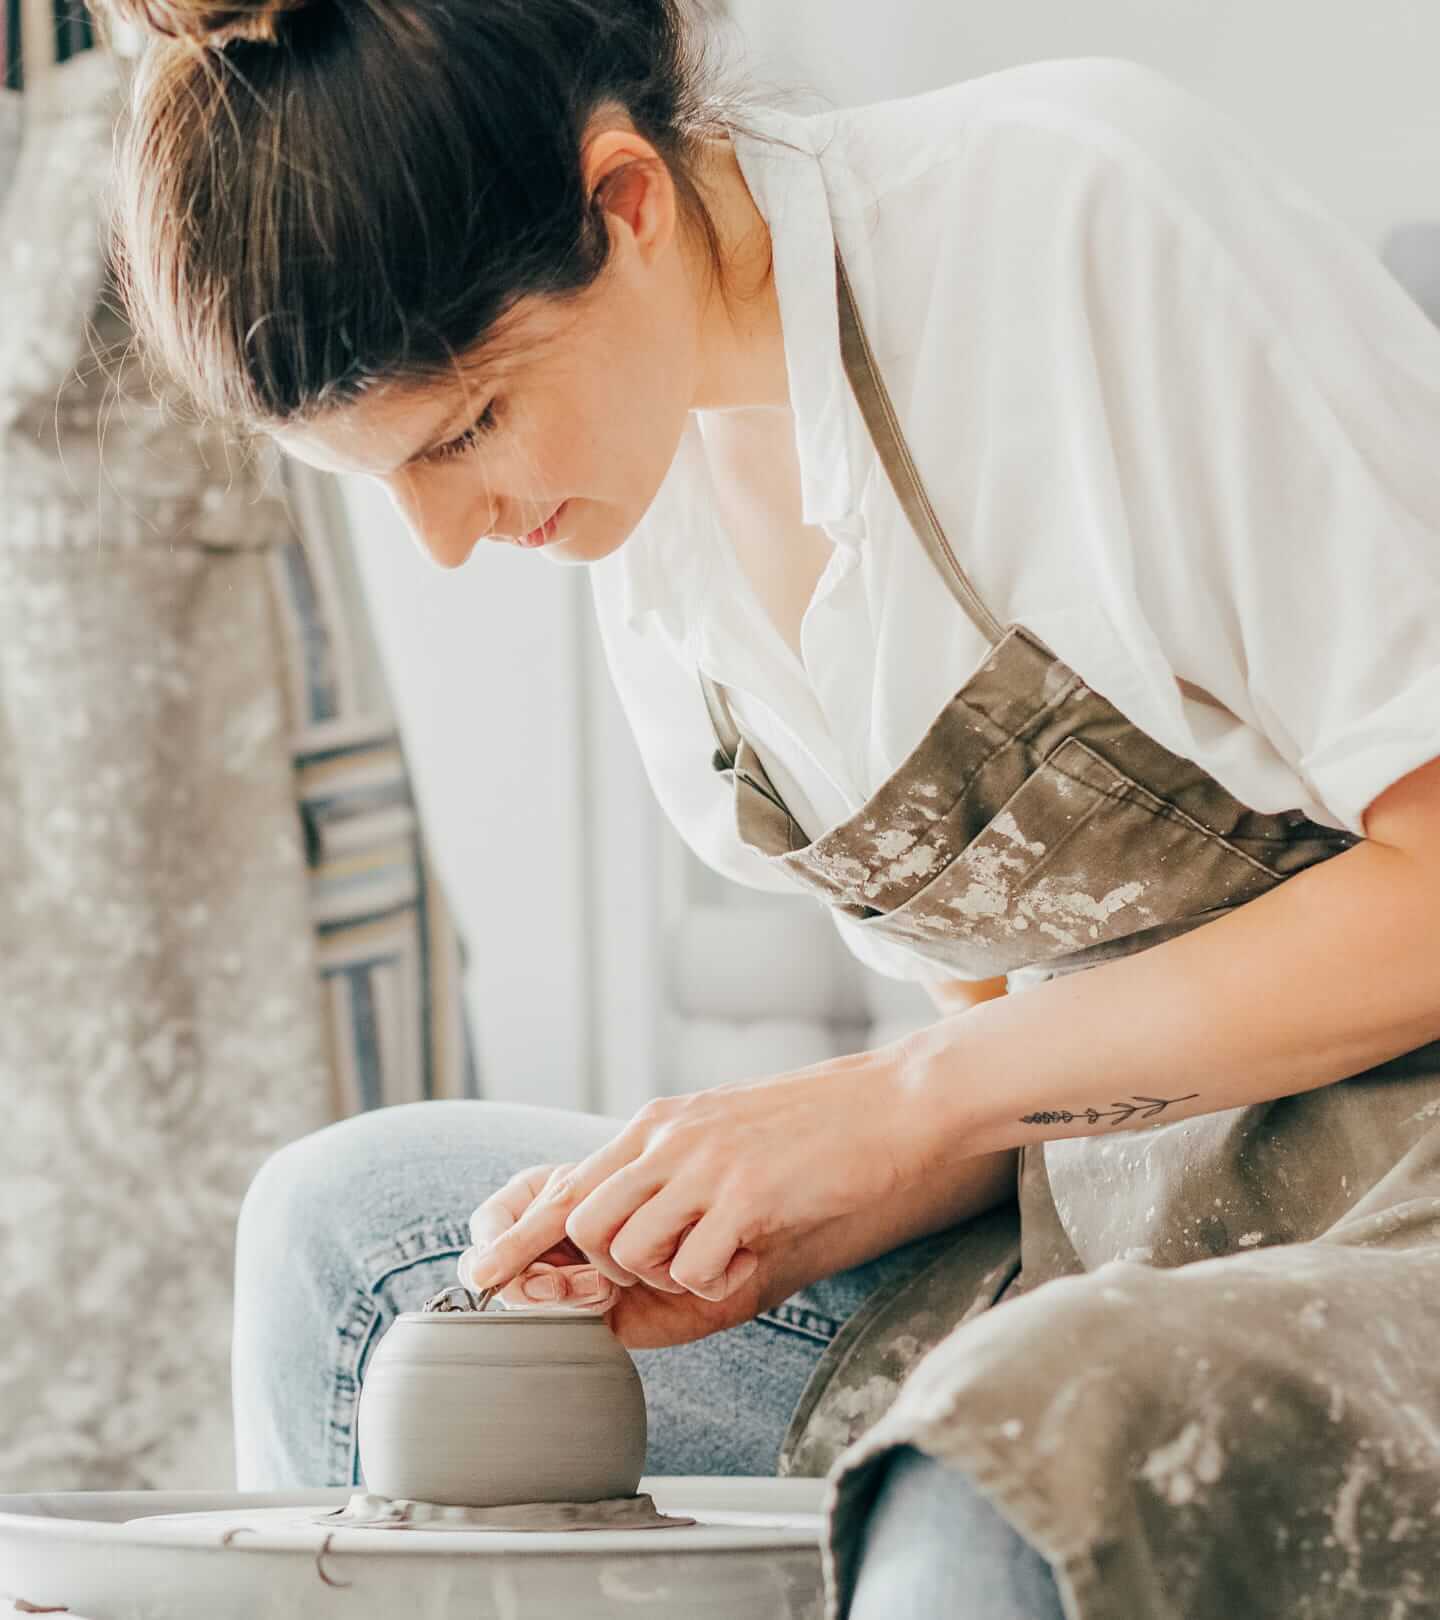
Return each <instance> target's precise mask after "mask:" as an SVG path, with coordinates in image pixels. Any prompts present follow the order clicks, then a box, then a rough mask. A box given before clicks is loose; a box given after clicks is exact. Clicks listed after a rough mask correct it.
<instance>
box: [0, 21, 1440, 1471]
mask: <svg viewBox="0 0 1440 1620" xmlns="http://www.w3.org/2000/svg"><path fill="white" fill-rule="evenodd" d="M0 15H3V18H4V28H5V33H4V58H5V61H4V68H5V77H4V83H5V89H4V91H3V93H0V209H3V220H0V223H3V229H0V307H3V320H0V1099H3V1107H4V1110H5V1117H6V1121H7V1132H6V1133H4V1134H5V1137H6V1141H5V1143H4V1145H3V1146H0V1244H3V1246H0V1261H3V1270H0V1490H19V1489H27V1490H30V1489H35V1490H38V1489H82V1488H89V1489H100V1488H113V1489H122V1488H143V1487H148V1486H165V1487H168V1488H182V1487H188V1486H201V1485H207V1486H219V1487H223V1486H226V1485H228V1484H229V1483H230V1478H231V1475H230V1467H231V1452H230V1438H229V1409H228V1382H227V1358H228V1334H229V1315H228V1311H229V1296H228V1275H229V1272H228V1267H229V1261H230V1253H231V1249H230V1245H231V1239H232V1234H233V1220H234V1214H235V1210H236V1209H237V1208H238V1202H239V1199H240V1197H241V1196H242V1195H243V1191H244V1187H245V1185H246V1184H247V1183H248V1180H249V1177H250V1175H252V1174H253V1171H254V1169H255V1168H256V1167H257V1166H258V1164H259V1163H260V1162H261V1160H262V1159H263V1158H264V1156H265V1155H266V1154H267V1153H268V1152H269V1151H272V1150H273V1148H275V1147H277V1146H279V1145H280V1144H281V1143H282V1142H284V1141H286V1140H288V1139H290V1138H291V1137H293V1136H295V1135H298V1134H300V1133H302V1132H304V1131H308V1130H312V1129H314V1128H316V1127H317V1126H319V1125H322V1124H324V1123H325V1122H327V1121H328V1120H330V1119H334V1118H337V1117H341V1116H343V1115H344V1114H346V1113H350V1112H354V1111H356V1110H358V1109H362V1108H370V1107H381V1106H387V1105H389V1104H392V1103H395V1102H401V1101H409V1100H414V1099H417V1098H423V1097H434V1096H467V1095H468V1096H482V1095H483V1096H485V1097H487V1098H497V1099H511V1100H523V1101H528V1102H535V1103H542V1104H548V1105H554V1106H561V1107H572V1108H585V1109H591V1110H595V1111H600V1112H606V1113H611V1114H616V1115H625V1114H628V1113H629V1112H631V1111H632V1110H633V1109H634V1108H635V1107H637V1106H638V1105H639V1104H640V1103H641V1102H643V1101H644V1100H645V1099H646V1098H647V1097H650V1096H653V1095H655V1094H658V1093H665V1092H674V1091H682V1090H689V1089H695V1088H698V1087H701V1086H706V1085H712V1084H716V1083H719V1082H722V1081H726V1080H731V1079H740V1078H745V1077H747V1076H757V1075H761V1074H768V1073H775V1072H778V1071H781V1070H784V1069H788V1068H793V1067H797V1066H800V1065H804V1064H808V1063H812V1062H815V1061H817V1060H820V1059H822V1058H826V1057H829V1056H835V1055H839V1054H841V1053H843V1052H846V1051H852V1050H856V1049H859V1048H861V1047H866V1046H872V1045H877V1044H881V1043H883V1042H884V1041H887V1040H889V1039H892V1038H893V1037H894V1036H896V1035H898V1034H900V1033H902V1032H903V1031H905V1030H907V1029H910V1028H913V1027H915V1026H916V1025H918V1024H920V1023H923V1022H926V1021H928V1020H929V1019H930V1018H931V1017H933V1016H934V1014H933V1010H932V1009H931V1006H930V1003H929V1001H928V999H927V998H926V996H925V995H924V993H923V991H922V990H921V989H920V988H919V986H918V985H915V984H912V983H902V982H897V981H891V980H887V979H882V978H880V977H879V976H877V975H876V974H874V973H872V972H870V971H869V970H867V969H866V968H864V967H862V966H861V965H860V964H859V963H857V962H856V961H855V960H854V959H853V958H852V957H851V956H850V955H849V954H848V953H847V952H846V951H845V950H844V948H843V947H842V946H841V944H840V942H839V939H838V937H837V936H836V934H835V932H834V929H833V927H832V925H831V923H830V921H829V920H828V918H827V916H826V915H825V914H824V913H823V911H822V910H821V909H820V908H819V907H818V906H817V905H816V904H815V903H814V902H813V901H811V900H810V899H808V898H803V897H799V896H797V897H796V898H795V899H793V900H791V899H788V898H784V897H776V896H772V895H761V894H757V893H754V892H752V891H748V890H743V889H740V888H738V887H735V886H733V885H730V884H728V883H727V882H726V881H725V880H723V879H721V878H719V877H717V876H716V875H715V874H713V873H711V872H709V871H708V870H707V869H706V868H704V867H703V866H701V865H700V863H699V862H698V861H696V860H695V859H694V858H693V857H692V856H691V855H690V853H689V852H688V851H687V850H686V848H685V847H684V846H683V845H682V844H681V843H680V841H679V840H678V838H677V837H676V835H675V834H674V833H673V832H672V831H671V829H670V828H669V826H668V824H666V823H664V822H663V820H662V818H661V817H660V815H659V813H658V811H657V809H656V807H655V805H654V803H653V801H652V799H651V796H650V792H649V789H648V786H647V784H646V781H645V778H644V774H643V771H642V769H641V767H640V763H639V760H638V756H637V755H636V752H635V749H634V746H633V744H632V742H631V739H630V736H629V733H628V730H627V727H626V723H625V720H624V717H623V715H622V714H621V712H620V710H619V708H618V705H617V703H616V701H615V699H614V696H613V694H612V692H611V690H610V686H609V681H608V677H607V674H606V671H605V667H604V662H603V658H602V655H601V652H600V648H599V643H598V636H597V634H596V631H595V627H594V624H593V621H592V617H591V608H590V599H589V590H588V585H587V582H586V578H585V575H584V572H583V570H579V569H567V568H561V567H556V566H551V565H549V564H547V563H546V561H545V560H544V559H543V557H540V556H527V555H526V554H525V553H523V552H520V551H516V550H514V549H513V548H508V547H481V548H479V549H478V550H477V551H476V553H475V554H474V556H473V557H472V559H471V561H470V562H469V564H468V565H467V566H466V567H465V568H464V569H463V570H461V571H459V572H458V573H445V572H443V571H441V570H439V569H437V568H435V567H434V566H432V565H431V564H429V563H428V562H427V561H426V560H425V559H424V558H423V557H422V556H421V555H420V554H419V553H418V551H417V550H416V549H415V548H414V547H413V546H412V545H411V543H410V542H409V540H408V539H407V537H406V536H405V535H404V533H403V532H402V531H401V530H400V528H399V526H398V523H397V521H396V519H395V517H394V514H393V513H392V511H391V509H390V508H389V506H388V503H387V502H386V501H385V499H384V497H383V496H382V495H381V494H380V493H379V492H378V491H377V490H375V489H373V488H371V487H369V486H367V485H364V484H359V483H356V484H353V485H346V484H336V483H332V482H327V481H324V480H320V479H318V478H313V477H306V476H302V475H300V474H298V473H297V472H295V470H294V469H284V468H280V467H278V466H277V465H272V464H267V463H266V461H265V459H264V457H263V456H261V457H258V458H255V459H253V460H252V459H243V460H237V459H236V458H235V457H234V455H233V454H232V452H231V451H230V449H229V448H228V447H227V446H226V445H224V444H223V442H221V441H219V440H218V439H217V438H215V437H214V436H213V435H207V434H206V433H204V432H201V431H199V430H192V429H188V428H186V427H184V425H183V423H182V422H181V420H180V418H179V417H178V416H177V414H176V413H175V412H174V411H173V410H169V409H164V408H161V407H159V406H154V407H152V404H151V402H150V400H149V399H148V397H147V395H146V392H145V386H146V385H145V382H144V379H143V377H142V376H141V375H140V374H139V373H138V372H137V371H136V369H135V367H134V365H133V363H132V362H126V361H124V360H123V356H124V354H125V347H124V345H125V336H126V335H125V332H124V330H123V326H122V325H121V324H120V323H119V322H118V319H117V317H115V316H114V314H113V312H112V311H110V310H109V308H108V304H107V296H106V295H107V286H106V272H105V266H104V264H103V263H102V262H101V259H100V256H99V254H98V248H97V245H96V231H95V228H94V221H95V218H96V217H97V215H96V208H97V191H96V182H95V176H96V175H97V174H98V173H100V172H101V171H102V170H103V162H102V161H101V160H102V159H103V153H104V150H105V146H106V142H107V140H108V133H109V128H110V123H111V120H112V118H113V104H112V102H111V100H110V99H109V97H110V94H111V89H112V86H111V84H110V82H109V79H108V76H107V71H106V69H105V67H104V65H103V63H101V62H100V61H99V60H98V58H99V57H100V55H101V54H102V53H99V52H96V51H94V50H92V49H91V48H90V47H91V46H92V44H93V39H92V36H91V33H90V30H89V29H88V27H87V25H86V22H85V18H84V14H83V12H81V11H77V10H76V9H75V8H74V6H73V5H67V6H65V7H64V8H62V9H61V10H60V11H59V12H57V11H56V8H55V6H54V4H53V0H0ZM705 16H706V18H707V26H709V27H711V28H712V29H713V30H714V31H715V37H716V48H717V51H718V53H719V56H720V59H721V60H722V61H724V62H725V63H726V64H727V66H728V69H729V71H730V72H731V73H732V74H740V75H743V76H748V77H751V78H753V79H754V80H755V81H756V82H757V84H758V87H759V88H760V89H761V90H762V91H766V92H773V93H774V94H775V95H777V96H781V97H783V98H784V103H785V105H786V106H788V107H790V108H791V109H792V110H796V111H805V110H809V109H818V108H821V107H824V106H826V105H843V104H850V103H856V102H864V101H875V100H883V99H888V98H892V97H897V96H902V95H906V94H910V93H913V92H918V91H922V90H926V89H929V88H932V87H934V86H937V85H940V84H943V83H948V82H951V81H953V80H956V79H961V78H970V77H975V76H978V75H982V74H986V73H990V72H994V71H997V70H999V69H1002V68H1005V67H1009V66H1012V65H1015V64H1017V63H1021V62H1026V61H1031V60H1036V59H1041V58H1049V57H1060V56H1082V55H1117V56H1126V57H1130V58H1133V59H1136V60H1139V61H1143V62H1145V63H1147V64H1149V65H1150V66H1152V67H1155V68H1157V69H1159V70H1161V71H1162V72H1164V73H1166V74H1168V75H1170V76H1171V77H1172V78H1174V79H1175V80H1176V81H1178V82H1179V83H1181V84H1183V85H1185V86H1186V87H1188V88H1189V89H1191V90H1193V91H1195V92H1197V93H1199V94H1200V95H1202V96H1204V97H1206V98H1208V99H1210V100H1211V101H1213V102H1214V103H1216V104H1217V105H1219V106H1220V107H1222V108H1224V109H1225V110H1227V111H1228V112H1230V113H1231V114H1232V115H1233V116H1235V117H1236V118H1237V119H1239V120H1240V121H1241V122H1242V123H1243V124H1244V125H1245V126H1246V127H1247V128H1248V129H1249V130H1250V131H1251V132H1252V133H1253V135H1254V136H1256V137H1257V138H1258V139H1259V140H1260V141H1261V142H1262V143H1263V144H1264V145H1265V146H1266V148H1267V149H1268V151H1269V153H1270V154H1271V156H1272V157H1273V158H1274V159H1275V160H1276V161H1277V162H1279V163H1280V164H1281V165H1282V166H1284V167H1285V168H1287V169H1288V170H1289V171H1290V173H1291V174H1292V175H1294V176H1295V177H1296V178H1297V179H1298V180H1299V181H1300V182H1301V183H1302V184H1303V185H1304V186H1306V187H1307V188H1308V189H1309V190H1310V191H1311V193H1312V194H1313V195H1314V196H1315V198H1316V199H1317V200H1318V201H1319V202H1320V203H1321V204H1322V205H1323V206H1325V207H1327V208H1328V209H1329V210H1330V211H1332V212H1333V213H1334V214H1335V215H1336V216H1338V217H1339V218H1340V219H1341V220H1342V221H1344V222H1346V223H1348V224H1349V225H1350V226H1351V228H1352V229H1353V230H1354V231H1355V232H1356V234H1357V236H1358V237H1359V238H1360V239H1362V240H1363V242H1364V243H1365V244H1366V245H1367V246H1368V247H1369V248H1371V249H1372V250H1373V251H1374V252H1375V253H1376V255H1377V256H1378V257H1380V258H1381V259H1382V260H1383V262H1384V263H1385V264H1386V265H1387V266H1389V268H1390V269H1391V270H1392V271H1393V273H1394V274H1395V275H1396V276H1397V277H1398V278H1399V279H1400V280H1401V281H1402V282H1403V283H1404V284H1405V285H1406V286H1407V287H1408V288H1409V290H1410V291H1411V292H1412V293H1413V294H1414V296H1415V297H1416V298H1417V299H1418V300H1420V302H1421V303H1422V304H1424V305H1425V306H1426V307H1427V309H1429V311H1430V312H1431V313H1432V315H1433V316H1434V318H1436V319H1437V320H1440V102H1437V99H1436V97H1435V93H1434V64H1435V62H1436V61H1437V60H1440V8H1437V7H1435V6H1434V5H1433V4H1432V3H1431V0H1371V3H1370V4H1369V5H1367V6H1365V7H1363V8H1358V7H1355V6H1354V5H1352V4H1350V3H1348V0H1262V3H1261V4H1258V5H1257V4H1254V3H1248V4H1241V3H1240V0H1014V3H1012V4H1010V5H1008V6H1005V7H980V6H969V5H963V4H956V3H955V0H890V3H889V4H888V5H887V6H886V7H884V8H877V7H876V6H874V5H873V4H861V3H860V0H729V3H728V4H726V3H723V0H714V3H711V4H707V5H706V7H705ZM37 42H38V43H37ZM102 361H106V362H108V363H107V364H104V365H102V363H101V362H102ZM117 376H118V378H119V381H118V383H117V382H116V381H115V378H116V377H117ZM102 429H103V435H104V436H106V437H107V442H108V450H107V456H106V467H105V473H104V476H103V477H101V476H100V470H99V467H98V465H97V462H96V454H95V445H96V442H97V438H98V437H99V436H101V430H102ZM132 531H133V532H132ZM197 716H198V718H197ZM697 749H698V750H699V751H698V753H697V764H698V765H699V766H703V765H704V764H705V762H706V758H708V754H707V750H706V748H704V747H700V745H699V743H697ZM187 829H189V830H190V833H191V836H190V837H188V838H187V837H186V836H185V833H186V830H187ZM519 850H525V851H534V850H541V851H543V859H540V860H533V859H527V860H519V859H516V858H515V854H514V852H516V851H519Z"/></svg>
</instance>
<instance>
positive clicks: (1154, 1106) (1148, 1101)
mask: <svg viewBox="0 0 1440 1620" xmlns="http://www.w3.org/2000/svg"><path fill="white" fill-rule="evenodd" d="M1199 1095H1200V1093H1199V1092H1198V1091H1192V1092H1191V1093H1190V1095H1189V1096H1188V1097H1136V1098H1135V1100H1134V1102H1128V1103H1121V1102H1117V1103H1111V1105H1110V1106H1109V1108H1082V1109H1081V1111H1080V1112H1079V1113H1078V1114H1072V1113H1071V1112H1070V1110H1069V1109H1068V1108H1047V1109H1045V1110H1043V1111H1042V1112H1041V1113H1038V1114H1024V1115H1022V1116H1021V1119H1020V1123H1021V1124H1022V1125H1071V1124H1074V1122H1075V1121H1076V1120H1083V1121H1084V1122H1085V1123H1086V1124H1088V1125H1098V1124H1099V1123H1100V1121H1101V1120H1102V1119H1108V1120H1111V1121H1113V1123H1114V1124H1116V1125H1124V1124H1125V1123H1126V1122H1127V1121H1128V1120H1131V1119H1133V1118H1134V1117H1135V1115H1136V1114H1138V1115H1139V1116H1140V1118H1141V1119H1154V1118H1155V1116H1156V1115H1157V1114H1161V1113H1163V1112H1164V1111H1165V1110H1166V1109H1167V1108H1169V1107H1170V1106H1171V1105H1172V1104H1174V1103H1182V1102H1193V1101H1194V1099H1195V1098H1196V1097H1198V1096H1199Z"/></svg>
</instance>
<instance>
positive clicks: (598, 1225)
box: [565, 1159, 700, 1294]
mask: <svg viewBox="0 0 1440 1620" xmlns="http://www.w3.org/2000/svg"><path fill="white" fill-rule="evenodd" d="M664 1192H665V1182H664V1180H663V1177H662V1174H661V1173H660V1172H658V1171H656V1169H655V1168H654V1167H653V1165H651V1164H649V1163H647V1162H646V1161H645V1160H643V1159H642V1160H638V1161H637V1162H636V1163H634V1164H627V1165H626V1166H625V1168H624V1169H623V1170H617V1171H616V1172H615V1174H614V1175H613V1176H611V1177H609V1178H608V1179H607V1180H606V1181H604V1182H602V1183H601V1185H600V1186H598V1187H597V1188H596V1189H595V1191H594V1192H592V1193H591V1194H590V1196H589V1197H588V1198H586V1199H584V1200H583V1201H582V1202H581V1203H580V1204H578V1205H577V1206H576V1208H575V1209H574V1211H573V1212H572V1213H571V1216H570V1219H569V1220H568V1221H567V1222H566V1225H565V1230H566V1232H567V1233H568V1235H569V1238H570V1241H571V1242H572V1243H574V1244H576V1245H577V1246H578V1247H579V1248H580V1249H582V1250H583V1251H584V1253H585V1254H586V1256H587V1257H588V1258H589V1260H590V1262H591V1264H592V1265H594V1266H597V1267H598V1268H599V1269H600V1270H601V1271H602V1272H603V1273H604V1274H605V1275H606V1276H607V1277H612V1278H615V1279H617V1280H618V1279H619V1278H622V1277H629V1278H631V1279H632V1280H634V1279H636V1278H638V1277H640V1276H641V1275H642V1274H641V1273H640V1272H637V1271H636V1270H635V1268H634V1267H633V1266H631V1265H630V1264H629V1263H628V1261H626V1260H625V1259H624V1257H623V1256H621V1255H618V1254H616V1253H615V1238H616V1235H617V1234H618V1233H619V1232H621V1231H623V1230H624V1229H625V1228H626V1227H628V1226H629V1225H630V1223H631V1222H632V1221H634V1220H635V1219H636V1218H637V1217H638V1216H639V1213H640V1211H641V1210H648V1209H650V1207H651V1206H652V1205H653V1204H654V1203H655V1201H656V1198H657V1197H658V1196H663V1194H664ZM674 1210H679V1211H682V1213H679V1214H677V1215H674V1216H673V1218H672V1215H671V1211H674ZM699 1213H700V1212H699V1211H698V1210H696V1209H693V1208H689V1207H688V1206H685V1205H683V1204H681V1203H680V1201H679V1200H678V1199H677V1198H676V1197H675V1196H674V1195H673V1194H672V1195H671V1196H670V1197H669V1198H668V1199H667V1200H666V1201H665V1202H664V1204H663V1205H662V1206H661V1207H660V1209H659V1210H657V1211H656V1212H655V1213H654V1214H653V1215H652V1216H651V1217H650V1229H651V1230H654V1229H656V1228H658V1227H659V1226H662V1225H665V1224H667V1223H668V1226H669V1230H668V1232H663V1233H661V1234H660V1235H659V1237H658V1238H657V1240H656V1241H658V1242H662V1243H663V1242H665V1241H666V1240H667V1239H668V1244H669V1247H668V1249H667V1251H666V1254H665V1259H666V1260H668V1259H669V1256H670V1255H671V1254H673V1253H674V1252H675V1247H676V1245H677V1243H678V1242H679V1240H680V1233H681V1232H682V1231H683V1230H684V1228H685V1226H686V1225H687V1224H688V1223H689V1222H690V1221H691V1220H693V1219H695V1217H696V1216H697V1215H698V1214H699ZM656 1275H658V1277H659V1279H660V1280H659V1282H658V1283H656V1285H655V1286H657V1287H659V1288H660V1289H662V1290H663V1292H665V1293H667V1294H673V1293H683V1292H684V1290H683V1289H681V1288H680V1287H679V1285H678V1284H677V1283H675V1282H674V1281H672V1280H671V1278H670V1276H669V1273H668V1270H667V1269H666V1267H665V1266H664V1265H652V1266H651V1267H650V1275H648V1276H645V1281H646V1282H650V1281H651V1280H652V1277H654V1276H656Z"/></svg>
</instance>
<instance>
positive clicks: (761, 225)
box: [690, 137, 790, 411]
mask: <svg viewBox="0 0 1440 1620" xmlns="http://www.w3.org/2000/svg"><path fill="white" fill-rule="evenodd" d="M706 149H707V154H708V162H707V164H706V167H705V169H704V171H703V173H702V175H701V179H700V187H701V191H702V194H703V195H704V197H705V200H706V202H707V203H708V204H709V206H710V210H711V213H712V215H713V217H714V219H715V225H716V230H717V232H718V233H719V237H720V247H721V253H722V258H723V262H724V264H725V267H726V268H725V278H726V282H727V285H728V287H729V289H730V297H729V299H728V302H727V300H726V298H725V297H724V296H723V295H722V292H721V289H720V287H719V285H718V284H715V285H710V284H709V283H708V280H702V282H701V285H702V286H704V287H706V288H707V291H706V293H705V296H704V302H703V307H702V309H701V311H700V316H699V357H698V358H699V365H698V369H697V378H696V389H695V394H694V397H693V400H692V403H691V407H690V408H691V409H692V410H694V411H748V410H776V409H781V410H786V409H788V408H789V406H790V379H789V375H788V373H787V371H786V368H785V344H784V338H783V335H782V333H781V327H780V304H779V300H778V299H777V297H776V294H775V277H774V269H773V265H772V264H771V241H770V227H769V226H768V225H767V224H766V223H765V218H764V216H763V215H762V214H761V212H760V210H759V209H758V208H757V207H756V206H755V200H754V198H753V197H752V196H751V195H750V188H749V187H748V186H747V185H746V184H745V177H744V175H743V174H742V173H741V170H740V164H739V162H738V160H737V159H736V157H735V150H734V147H733V146H732V145H731V143H730V141H729V139H728V137H721V138H717V139H714V140H711V141H709V142H707V143H706ZM701 270H702V274H703V272H704V266H703V265H702V266H701Z"/></svg>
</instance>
